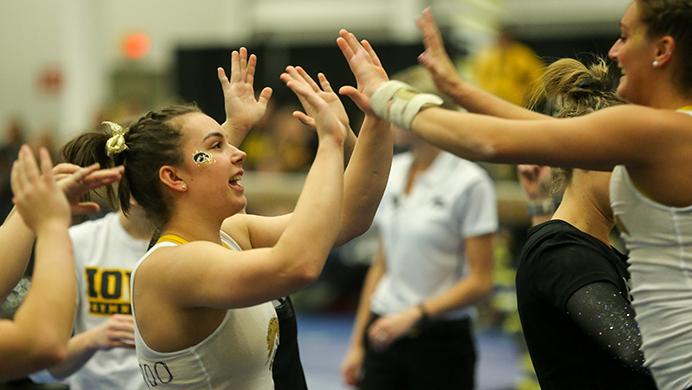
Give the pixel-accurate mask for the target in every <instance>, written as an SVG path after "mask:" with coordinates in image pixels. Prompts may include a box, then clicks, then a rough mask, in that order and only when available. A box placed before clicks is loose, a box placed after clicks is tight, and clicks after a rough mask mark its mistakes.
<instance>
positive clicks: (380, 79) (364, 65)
mask: <svg viewBox="0 0 692 390" xmlns="http://www.w3.org/2000/svg"><path fill="white" fill-rule="evenodd" d="M339 35H340V37H339V38H337V39H336V44H337V45H338V46H339V49H341V53H342V54H343V55H344V57H345V58H346V61H347V62H348V66H349V67H350V68H351V72H353V75H354V76H355V77H356V83H357V88H354V87H351V86H343V87H341V88H340V89H339V93H340V94H342V95H346V96H348V97H349V98H351V100H353V102H355V103H356V105H358V107H359V108H360V109H361V110H362V111H363V112H365V113H366V114H368V115H373V114H372V109H371V108H370V96H372V94H373V93H374V92H375V91H376V90H377V88H378V87H379V86H380V85H381V84H382V83H384V82H385V81H387V80H389V77H387V72H386V71H385V70H384V68H383V67H382V63H381V62H380V59H379V58H378V57H377V53H375V50H373V48H372V46H371V45H370V43H369V42H368V41H367V40H362V41H360V42H359V41H358V39H356V36H355V35H353V33H350V32H348V31H347V30H344V29H342V30H340V31H339Z"/></svg>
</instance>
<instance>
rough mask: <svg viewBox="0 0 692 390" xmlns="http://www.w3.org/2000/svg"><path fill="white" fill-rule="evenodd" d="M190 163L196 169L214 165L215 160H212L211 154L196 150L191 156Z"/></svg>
mask: <svg viewBox="0 0 692 390" xmlns="http://www.w3.org/2000/svg"><path fill="white" fill-rule="evenodd" d="M192 161H194V162H195V165H197V166H198V167H206V166H207V165H210V164H212V163H214V162H215V161H216V160H214V158H213V157H212V156H211V154H209V153H207V152H204V151H201V150H198V151H196V152H195V153H194V154H193V155H192Z"/></svg>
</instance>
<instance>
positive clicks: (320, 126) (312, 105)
mask: <svg viewBox="0 0 692 390" xmlns="http://www.w3.org/2000/svg"><path fill="white" fill-rule="evenodd" d="M323 80H324V82H322V89H320V87H319V86H318V85H317V83H315V81H314V80H313V79H312V78H311V77H310V76H308V74H307V73H306V72H305V71H304V70H302V69H301V70H300V71H298V69H297V68H295V67H293V66H288V67H286V71H285V72H284V73H282V74H281V81H283V82H284V83H286V86H287V87H288V88H290V89H291V90H292V91H293V92H294V93H295V94H296V96H298V99H299V100H300V102H301V103H302V104H303V108H304V109H305V112H306V113H308V114H309V116H310V118H311V119H312V120H314V123H315V127H316V129H317V134H318V136H319V137H320V138H321V137H322V136H324V135H330V136H333V137H335V138H336V139H337V141H338V142H340V143H343V142H344V140H345V139H346V136H347V134H348V131H349V126H348V117H346V116H345V112H344V110H343V106H342V105H341V102H338V104H337V103H336V102H335V101H334V97H336V95H334V93H333V92H332V91H331V87H330V86H329V83H328V82H327V79H326V77H324V78H323ZM321 81H322V80H321ZM325 88H326V89H325ZM337 100H338V98H337ZM294 115H296V114H294ZM296 116H297V117H299V119H300V118H301V117H303V116H302V115H300V114H297V115H296ZM303 119H307V118H304V117H303ZM344 121H345V123H344Z"/></svg>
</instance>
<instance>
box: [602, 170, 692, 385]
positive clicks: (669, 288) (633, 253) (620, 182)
mask: <svg viewBox="0 0 692 390" xmlns="http://www.w3.org/2000/svg"><path fill="white" fill-rule="evenodd" d="M610 199H611V200H610V202H611V206H612V208H613V214H614V215H615V219H616V224H617V225H618V227H619V228H620V230H621V232H622V236H623V238H624V240H625V243H626V245H627V249H628V250H629V264H630V266H629V272H630V274H631V284H632V291H631V293H632V297H633V298H634V299H633V302H632V305H633V306H634V310H635V312H636V319H637V322H638V323H639V327H640V329H641V333H642V351H644V357H645V358H646V365H647V366H648V367H649V369H650V370H651V373H652V374H653V375H654V378H655V379H656V383H657V385H658V387H659V388H660V389H662V390H680V389H686V388H688V387H690V386H692V206H688V207H669V206H665V205H662V204H660V203H657V202H655V201H653V200H651V199H649V198H647V197H646V196H645V195H644V194H642V193H640V192H639V191H638V190H637V188H636V187H635V186H634V183H632V181H631V179H630V177H629V174H628V173H627V169H626V168H625V167H624V166H621V165H619V166H617V167H615V169H614V170H613V176H612V178H611V181H610Z"/></svg>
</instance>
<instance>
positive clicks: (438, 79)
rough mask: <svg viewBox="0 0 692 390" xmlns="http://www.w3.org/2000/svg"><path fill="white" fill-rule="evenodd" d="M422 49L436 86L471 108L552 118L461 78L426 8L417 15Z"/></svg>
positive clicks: (496, 113)
mask: <svg viewBox="0 0 692 390" xmlns="http://www.w3.org/2000/svg"><path fill="white" fill-rule="evenodd" d="M416 24H417V25H418V29H419V30H420V31H421V34H422V35H423V44H424V45H425V51H424V52H423V53H422V54H421V55H420V56H419V57H418V61H419V62H420V63H421V64H422V65H423V66H424V67H425V68H426V69H427V70H428V72H429V73H430V75H431V76H432V78H433V81H434V82H435V85H436V86H437V88H438V89H439V90H440V91H441V92H443V93H444V94H446V95H447V96H449V97H451V98H452V99H453V100H454V102H455V103H457V104H458V105H460V106H462V107H464V108H465V109H467V110H469V111H470V112H474V113H478V114H485V115H492V116H496V117H498V118H507V119H552V117H550V116H548V115H543V114H540V113H537V112H534V111H531V110H528V109H526V108H524V107H521V106H519V105H516V104H513V103H510V102H508V101H506V100H504V99H502V98H500V97H497V96H495V95H493V94H491V93H488V92H486V91H484V90H482V89H481V88H478V87H476V86H474V85H471V84H470V83H468V82H466V81H464V80H463V79H462V78H461V76H460V75H459V73H457V70H456V68H455V66H454V64H453V63H452V60H451V59H450V58H449V55H448V54H447V51H446V50H445V47H444V42H443V40H442V34H441V33H440V30H439V29H438V27H437V23H436V22H435V19H434V18H433V16H432V12H430V9H429V8H426V9H425V10H424V11H423V13H422V14H421V15H420V16H419V17H418V18H417V19H416Z"/></svg>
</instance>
